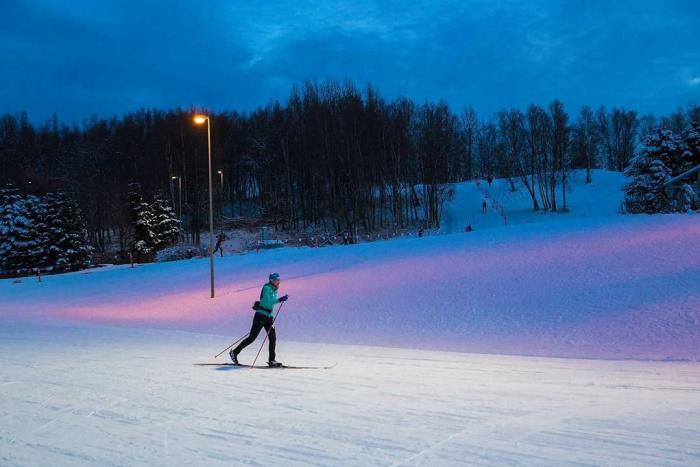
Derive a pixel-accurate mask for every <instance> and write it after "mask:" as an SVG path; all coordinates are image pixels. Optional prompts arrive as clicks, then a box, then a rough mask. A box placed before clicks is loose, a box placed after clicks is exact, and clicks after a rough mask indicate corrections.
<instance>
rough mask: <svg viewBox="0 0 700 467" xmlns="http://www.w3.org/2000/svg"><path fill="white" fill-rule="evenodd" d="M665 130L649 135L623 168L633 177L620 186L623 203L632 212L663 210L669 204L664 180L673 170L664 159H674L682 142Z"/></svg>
mask: <svg viewBox="0 0 700 467" xmlns="http://www.w3.org/2000/svg"><path fill="white" fill-rule="evenodd" d="M678 143H679V141H678V138H676V137H675V136H674V135H673V133H671V132H670V131H668V130H659V131H657V133H656V134H652V135H649V136H648V137H647V138H646V139H645V141H644V146H643V147H642V150H641V151H640V153H639V154H638V155H637V156H636V157H634V158H633V159H632V161H630V164H629V166H628V167H627V168H626V169H625V177H628V178H631V179H632V180H631V181H630V182H629V183H627V184H625V185H624V186H623V188H622V189H623V191H624V192H625V201H624V205H625V208H626V209H627V211H628V212H631V213H654V212H663V211H666V210H668V208H669V199H668V198H667V196H666V192H665V190H664V187H663V184H664V183H666V182H667V181H668V180H670V179H671V176H672V171H671V169H670V168H669V167H668V166H667V165H666V163H665V161H669V162H677V161H678V158H679V155H680V152H679V151H680V148H681V145H679V144H678Z"/></svg>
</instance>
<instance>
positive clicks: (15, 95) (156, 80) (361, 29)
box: [0, 0, 700, 121]
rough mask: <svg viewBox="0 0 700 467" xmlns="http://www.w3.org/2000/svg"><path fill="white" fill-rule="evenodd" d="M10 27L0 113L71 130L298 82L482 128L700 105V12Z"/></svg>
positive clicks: (482, 6)
mask: <svg viewBox="0 0 700 467" xmlns="http://www.w3.org/2000/svg"><path fill="white" fill-rule="evenodd" d="M5 3H6V5H3V8H4V14H3V15H1V16H0V54H1V55H2V56H3V58H4V63H5V65H6V66H5V70H4V73H2V74H0V112H15V111H19V110H27V111H29V112H30V116H31V117H32V118H33V119H39V120H41V119H44V118H46V117H48V116H49V115H50V114H51V113H53V112H57V113H58V114H59V116H60V117H62V118H64V119H67V120H69V121H80V120H81V119H83V118H86V117H87V116H89V115H90V114H92V113H96V114H99V115H104V116H110V115H113V114H121V113H124V112H127V111H130V110H133V109H137V108H140V107H160V108H170V107H175V106H183V107H187V106H193V105H196V106H202V107H207V108H211V109H215V110H225V109H241V110H248V109H252V108H254V107H256V106H258V105H264V104H265V103H267V102H268V101H269V100H270V99H284V98H285V97H286V96H287V95H288V93H289V89H290V87H291V85H292V84H294V83H298V82H300V81H303V80H306V79H311V80H322V79H324V78H334V79H338V80H343V79H345V78H349V79H352V80H354V81H355V82H356V83H357V84H358V85H359V86H363V85H364V83H366V82H371V83H373V84H374V85H376V86H377V87H378V88H379V90H380V92H382V94H384V95H385V96H386V97H388V98H392V97H396V96H400V95H403V96H407V97H410V98H413V99H415V100H417V101H419V102H420V101H423V100H426V99H429V100H437V99H441V98H442V99H445V100H447V101H448V102H449V103H450V104H451V105H452V106H453V107H454V108H456V109H459V108H461V107H462V106H464V105H468V104H471V105H473V106H474V107H475V108H476V109H477V110H478V111H479V112H480V113H481V114H482V115H483V114H487V115H488V114H490V113H491V112H493V111H495V110H498V109H499V108H501V107H511V106H518V107H524V106H526V105H528V104H529V103H532V102H535V103H541V104H546V103H548V102H549V101H551V100H552V99H554V98H560V99H562V100H563V101H564V102H565V103H566V104H567V106H568V107H569V108H570V109H572V110H575V109H576V108H577V107H578V106H580V105H583V104H590V105H592V106H594V107H595V106H597V105H607V106H612V105H624V106H627V107H634V108H637V109H639V110H640V111H642V112H649V111H652V112H657V113H661V112H665V111H668V110H670V109H673V108H675V107H676V106H678V105H682V104H684V103H686V102H687V101H689V100H693V99H694V100H698V98H699V97H700V96H699V95H698V90H699V88H698V86H697V84H698V82H697V81H696V80H697V79H698V78H696V77H695V76H696V74H688V75H686V76H684V77H683V79H684V80H685V81H684V82H683V84H682V85H681V83H679V81H678V75H677V70H678V68H679V67H681V68H682V67H683V66H684V65H686V64H694V63H698V62H699V61H700V3H696V2H664V3H663V4H662V3H659V2H655V1H653V0H647V1H637V2H635V1H632V0H629V1H621V2H615V3H609V2H587V3H585V4H581V3H580V2H568V1H559V0H533V1H530V2H527V3H525V2H521V1H515V0H509V1H502V2H488V1H476V0H467V1H456V0H455V1H444V2H432V1H427V0H405V1H398V0H390V1H384V2H380V1H373V0H355V1H349V0H348V1H337V2H313V1H309V0H299V1H296V2H285V1H280V2H250V3H247V2H207V1H205V2H200V1H196V0H183V1H181V2H177V3H176V4H173V3H169V2H165V1H164V0H143V1H140V2H136V1H135V0H133V1H127V2H124V1H118V0H104V1H101V2H92V1H88V0H74V1H68V0H65V1H60V0H32V1H29V0H16V1H13V2H5Z"/></svg>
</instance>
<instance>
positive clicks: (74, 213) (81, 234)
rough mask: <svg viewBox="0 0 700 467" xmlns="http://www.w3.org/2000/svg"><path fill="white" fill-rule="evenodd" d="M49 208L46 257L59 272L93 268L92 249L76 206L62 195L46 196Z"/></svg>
mask: <svg viewBox="0 0 700 467" xmlns="http://www.w3.org/2000/svg"><path fill="white" fill-rule="evenodd" d="M44 199H45V202H46V205H47V210H46V211H47V214H46V229H47V245H46V250H47V256H48V259H49V264H50V265H51V266H52V267H53V268H55V269H56V270H59V271H73V270H78V269H83V268H85V267H87V266H88V265H89V264H90V261H91V256H92V251H93V248H92V247H91V246H90V245H89V244H88V241H87V230H86V228H85V222H84V221H83V218H82V214H81V212H80V209H79V208H78V205H77V203H76V202H75V201H74V200H72V199H68V198H66V197H65V196H64V195H63V194H62V193H58V194H56V195H53V194H48V195H46V196H45V198H44Z"/></svg>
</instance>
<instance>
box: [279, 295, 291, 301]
mask: <svg viewBox="0 0 700 467" xmlns="http://www.w3.org/2000/svg"><path fill="white" fill-rule="evenodd" d="M288 298H289V295H282V296H281V297H280V298H279V301H280V302H286V301H287V299H288Z"/></svg>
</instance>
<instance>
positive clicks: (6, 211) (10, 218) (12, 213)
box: [0, 185, 22, 272]
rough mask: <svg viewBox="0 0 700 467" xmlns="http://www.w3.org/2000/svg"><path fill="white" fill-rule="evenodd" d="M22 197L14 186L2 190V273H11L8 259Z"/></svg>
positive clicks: (0, 222)
mask: <svg viewBox="0 0 700 467" xmlns="http://www.w3.org/2000/svg"><path fill="white" fill-rule="evenodd" d="M21 204H22V196H21V195H20V193H19V190H18V189H17V188H15V187H14V186H12V185H6V186H5V187H4V188H2V189H1V190H0V271H4V272H9V269H8V266H7V264H6V258H7V255H8V254H9V252H10V250H11V249H12V242H13V239H14V228H15V219H16V218H17V217H18V216H19V215H20V212H21V209H22V208H21Z"/></svg>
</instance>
